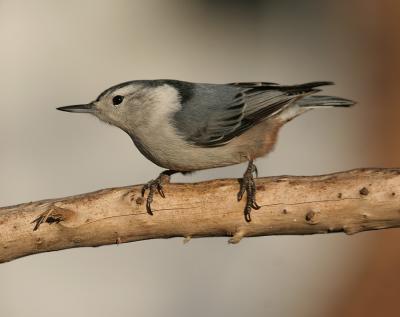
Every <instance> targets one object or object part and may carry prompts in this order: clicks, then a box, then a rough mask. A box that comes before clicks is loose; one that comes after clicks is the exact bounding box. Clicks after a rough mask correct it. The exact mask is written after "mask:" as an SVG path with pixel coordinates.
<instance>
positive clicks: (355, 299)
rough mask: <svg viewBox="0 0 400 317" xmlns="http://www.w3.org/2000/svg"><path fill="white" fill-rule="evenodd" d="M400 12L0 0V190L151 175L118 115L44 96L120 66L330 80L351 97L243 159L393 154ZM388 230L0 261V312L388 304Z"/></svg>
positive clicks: (382, 309)
mask: <svg viewBox="0 0 400 317" xmlns="http://www.w3.org/2000/svg"><path fill="white" fill-rule="evenodd" d="M399 29H400V3H399V1H395V0H393V1H389V0H383V1H380V0H346V1H344V0H336V1H321V0H302V1H295V0H293V1H289V0H279V1H278V0H277V1H272V0H271V1H261V0H258V1H257V0H253V1H227V0H226V1H221V0H220V1H212V0H197V1H195V0H192V1H184V0H182V1H178V0H169V1H163V0H147V1H144V0H142V1H125V0H118V1H116V0H113V1H111V0H109V1H105V0H102V1H94V0H93V1H77V0H74V1H61V0H60V1H51V0H36V1H19V0H0V43H1V50H0V93H1V97H0V110H1V115H0V175H1V176H0V205H2V206H5V205H11V204H17V203H22V202H26V201H33V200H39V199H45V198H55V197H62V196H67V195H74V194H78V193H84V192H89V191H94V190H97V189H100V188H106V187H113V186H124V185H129V184H138V183H144V182H146V181H148V180H150V179H152V178H154V177H155V176H156V175H158V173H159V172H160V171H161V169H160V168H159V167H157V166H155V165H153V164H152V163H151V162H149V161H147V160H146V159H145V158H144V157H143V156H141V154H140V153H139V152H138V150H137V149H136V148H135V147H134V146H133V144H132V142H131V140H130V139H129V137H128V136H127V135H126V134H125V133H123V132H122V131H120V130H118V129H116V128H112V127H110V126H106V125H104V124H102V123H100V122H99V121H98V120H97V119H95V118H93V117H91V116H88V115H87V116H86V115H79V116H78V115H71V114H67V113H61V112H58V111H56V110H55V107H57V106H62V105H68V104H76V103H83V102H87V101H91V100H93V99H94V98H95V97H96V96H97V95H98V94H99V93H100V92H101V91H102V90H104V89H105V88H108V87H109V86H111V85H114V84H116V83H119V82H123V81H127V80H134V79H155V78H173V79H181V80H188V81H195V82H215V83H224V82H233V81H258V80H260V81H261V80H262V81H273V82H279V83H287V84H295V83H302V82H307V81H313V80H332V81H335V82H336V86H333V87H327V88H326V92H327V93H329V94H333V95H338V96H342V97H346V98H350V99H354V100H356V101H358V105H357V106H356V107H354V108H352V109H327V110H315V111H312V112H309V113H307V114H306V115H304V116H301V117H299V118H297V119H296V120H294V121H292V122H291V123H290V124H288V125H286V126H285V128H284V129H283V130H282V132H281V135H280V140H279V142H278V145H277V147H276V149H275V151H274V152H273V153H272V154H271V155H270V156H268V157H267V158H263V159H259V160H258V162H257V166H258V168H259V172H260V174H261V176H268V175H279V174H294V175H309V174H323V173H331V172H334V171H340V170H347V169H352V168H357V167H367V166H381V167H394V166H397V167H399V165H400V146H399V145H400V144H399V141H398V138H397V136H398V135H399V133H400V125H399V124H398V122H399V117H400V106H399V102H398V97H397V93H398V91H399V85H400V75H399V74H400V62H399V56H400V38H399ZM244 168H245V166H243V165H239V166H233V167H228V168H223V169H214V170H208V171H204V172H199V173H196V174H194V175H192V176H189V177H188V176H186V177H185V176H178V177H175V178H174V181H179V182H182V181H185V182H193V181H200V180H206V179H211V178H222V177H240V176H241V175H242V173H243V171H244ZM0 230H1V227H0ZM399 238H400V232H399V231H398V230H397V231H396V230H387V231H380V232H378V231H376V232H366V233H361V234H358V235H355V236H346V235H345V234H329V235H315V236H284V237H275V236H274V237H260V238H251V239H244V240H242V242H241V243H240V244H239V245H235V246H232V245H228V244H227V239H223V238H210V239H195V240H192V241H191V242H190V243H189V244H187V245H183V244H182V239H169V240H152V241H143V242H136V243H130V244H124V245H119V246H106V247H100V248H87V249H73V250H66V251H61V252H54V253H47V254H40V255H35V256H31V257H26V258H22V259H19V260H16V261H13V262H10V263H6V264H1V265H0V316H5V317H14V316H15V317H19V316H54V315H57V316H61V317H62V316H68V317H69V316H76V317H78V316H99V317H101V316H110V315H113V316H194V317H196V316H230V317H235V316H244V315H246V316H283V317H285V316H300V317H302V316H304V317H314V316H378V315H379V316H398V315H399V310H400V308H399V305H398V294H399V293H400V277H399V274H398V270H399V267H400V252H399V251H400V247H399Z"/></svg>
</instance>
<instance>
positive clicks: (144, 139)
mask: <svg viewBox="0 0 400 317" xmlns="http://www.w3.org/2000/svg"><path fill="white" fill-rule="evenodd" d="M278 128H279V127H278V125H276V126H275V125H272V126H271V124H268V125H267V124H263V123H261V124H259V125H257V126H256V127H254V128H252V129H250V130H248V131H247V132H245V133H244V134H242V135H240V136H239V137H237V138H235V139H233V140H232V141H231V142H229V143H227V144H225V145H223V146H219V147H200V146H196V145H192V144H189V143H187V142H186V141H185V140H184V139H182V138H180V137H177V135H176V134H171V133H169V132H170V131H159V133H157V135H154V134H150V133H149V134H144V135H142V136H139V137H138V136H135V137H133V136H131V137H132V139H133V141H134V143H135V144H136V146H137V147H138V149H139V150H140V152H141V153H142V154H143V155H144V156H146V157H147V158H148V159H149V160H150V161H152V162H153V163H155V164H157V165H158V166H161V167H164V168H166V169H171V170H177V171H196V170H202V169H209V168H215V167H223V166H228V165H234V164H239V163H242V162H245V161H248V160H251V159H255V158H257V157H260V156H263V155H265V154H266V153H268V152H269V151H270V150H271V149H272V147H273V144H274V142H275V139H276V133H277V131H278Z"/></svg>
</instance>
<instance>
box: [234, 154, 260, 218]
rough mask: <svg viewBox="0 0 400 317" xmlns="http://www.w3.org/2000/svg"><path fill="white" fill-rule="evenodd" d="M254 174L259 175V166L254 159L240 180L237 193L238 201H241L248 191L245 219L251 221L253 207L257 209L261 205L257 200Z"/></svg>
mask: <svg viewBox="0 0 400 317" xmlns="http://www.w3.org/2000/svg"><path fill="white" fill-rule="evenodd" d="M253 174H255V176H256V177H257V174H258V172H257V167H256V166H255V165H254V164H253V161H250V162H249V165H248V166H247V169H246V172H245V173H244V175H243V178H242V179H241V180H240V190H239V192H238V194H237V199H238V201H241V200H242V198H243V195H244V193H245V192H246V205H245V207H244V219H245V220H246V221H247V222H250V221H251V217H250V212H251V210H252V209H254V210H257V209H260V208H261V207H260V206H259V205H258V204H257V202H256V183H255V182H254V177H253Z"/></svg>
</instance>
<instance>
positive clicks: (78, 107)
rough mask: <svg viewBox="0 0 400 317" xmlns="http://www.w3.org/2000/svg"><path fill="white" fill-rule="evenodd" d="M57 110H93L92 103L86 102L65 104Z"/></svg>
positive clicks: (88, 111)
mask: <svg viewBox="0 0 400 317" xmlns="http://www.w3.org/2000/svg"><path fill="white" fill-rule="evenodd" d="M57 110H61V111H66V112H78V113H93V112H94V103H93V102H91V103H87V104H84V105H75V106H65V107H59V108H57Z"/></svg>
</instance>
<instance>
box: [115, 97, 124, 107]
mask: <svg viewBox="0 0 400 317" xmlns="http://www.w3.org/2000/svg"><path fill="white" fill-rule="evenodd" d="M122 100H124V97H123V96H120V95H117V96H115V97H114V98H113V99H112V102H113V105H114V106H117V105H119V104H120V103H121V102H122Z"/></svg>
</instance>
